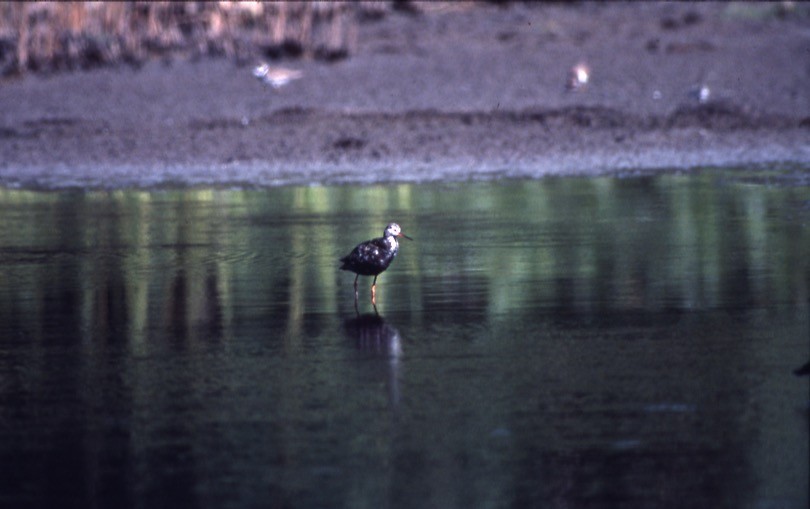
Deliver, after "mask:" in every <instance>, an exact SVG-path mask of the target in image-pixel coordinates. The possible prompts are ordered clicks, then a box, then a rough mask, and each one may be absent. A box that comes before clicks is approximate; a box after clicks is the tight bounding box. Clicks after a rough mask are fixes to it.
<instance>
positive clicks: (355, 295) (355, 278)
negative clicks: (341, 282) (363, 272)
mask: <svg viewBox="0 0 810 509" xmlns="http://www.w3.org/2000/svg"><path fill="white" fill-rule="evenodd" d="M359 278H360V274H358V275H356V276H354V306H355V307H357V280H358V279H359Z"/></svg>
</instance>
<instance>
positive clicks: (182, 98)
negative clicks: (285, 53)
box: [0, 3, 810, 189]
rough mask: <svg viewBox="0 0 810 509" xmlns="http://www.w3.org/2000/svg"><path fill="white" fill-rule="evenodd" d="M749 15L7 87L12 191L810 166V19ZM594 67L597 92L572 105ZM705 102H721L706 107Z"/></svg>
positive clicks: (1, 174)
mask: <svg viewBox="0 0 810 509" xmlns="http://www.w3.org/2000/svg"><path fill="white" fill-rule="evenodd" d="M740 8H743V9H744V8H746V6H742V7H739V6H738V7H737V9H740ZM747 8H748V9H754V8H755V6H749V7H747ZM735 12H736V11H732V10H731V7H727V6H725V5H723V4H659V3H653V4H644V5H639V6H631V5H629V4H590V3H585V4H576V5H573V6H560V5H534V4H510V5H508V6H505V7H497V6H492V5H488V4H470V5H466V4H465V7H464V8H463V9H462V8H453V9H446V10H438V9H437V10H435V11H432V10H431V11H429V12H425V13H422V14H419V15H412V14H402V13H393V14H389V15H386V16H385V17H384V18H382V19H379V20H375V21H368V22H364V23H361V25H360V27H359V34H358V41H359V43H358V47H357V51H356V52H354V53H353V54H352V56H351V57H350V58H348V59H345V60H343V61H340V62H335V63H325V62H321V61H312V60H282V61H276V62H271V63H272V65H279V66H283V67H288V68H293V69H295V70H296V71H297V72H300V73H301V75H302V77H301V78H300V79H298V80H296V81H294V82H292V83H290V84H289V85H287V86H285V87H283V88H281V89H278V90H276V89H274V88H271V87H269V86H267V85H266V84H264V83H261V82H260V81H259V80H257V79H256V78H255V77H254V76H253V74H252V65H250V66H240V65H237V64H234V63H231V62H228V61H225V60H223V59H202V60H198V61H189V60H178V61H172V62H168V61H164V62H158V61H155V62H150V63H147V64H146V65H144V66H143V67H141V68H140V69H138V70H132V69H127V68H105V69H96V70H92V71H85V72H72V73H65V74H56V75H50V76H25V77H22V78H17V79H7V80H3V81H0V105H2V108H0V154H2V158H0V186H4V187H7V188H43V189H61V188H75V187H86V188H96V189H117V188H128V187H136V188H154V187H171V186H179V187H183V186H186V187H188V186H206V185H208V186H216V187H230V186H235V187H267V186H275V185H293V184H295V185H318V184H349V183H358V184H369V183H380V182H434V181H445V180H446V181H467V180H483V179H498V178H540V177H544V176H549V175H607V174H611V173H617V172H618V173H622V172H628V171H629V172H642V173H649V172H655V171H666V170H679V171H684V170H689V169H692V168H700V167H706V166H726V167H741V166H743V167H750V166H762V165H768V164H779V165H782V164H788V165H792V166H795V167H801V168H808V167H810V141H808V140H810V94H809V93H808V92H807V91H806V90H807V87H806V83H807V82H808V81H810V68H807V67H806V66H800V65H796V62H803V61H804V60H803V59H804V58H805V57H806V55H807V54H808V53H807V52H808V51H810V20H808V19H807V18H804V17H795V18H785V19H783V18H775V17H766V18H762V19H759V18H754V19H749V18H747V17H741V16H739V15H737V14H735ZM687 21H688V22H687ZM409 34H411V36H409ZM413 34H418V37H415V36H413ZM583 61H584V62H587V64H588V65H589V67H590V68H591V71H592V72H591V74H592V77H591V81H590V82H589V83H588V85H587V87H585V88H583V89H582V90H575V91H566V89H565V83H566V76H567V75H568V73H569V71H570V69H571V66H572V65H574V64H577V63H578V62H583ZM696 85H700V86H702V87H706V89H707V90H708V91H710V95H709V96H708V97H706V98H703V97H695V96H694V95H692V91H693V90H694V87H695V86H696Z"/></svg>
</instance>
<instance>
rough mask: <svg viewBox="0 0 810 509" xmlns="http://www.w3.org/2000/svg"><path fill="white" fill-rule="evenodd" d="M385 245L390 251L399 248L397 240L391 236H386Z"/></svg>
mask: <svg viewBox="0 0 810 509" xmlns="http://www.w3.org/2000/svg"><path fill="white" fill-rule="evenodd" d="M385 243H386V244H388V249H390V250H391V251H396V250H397V249H398V248H399V244H398V243H397V238H396V237H394V236H393V235H387V236H386V237H385Z"/></svg>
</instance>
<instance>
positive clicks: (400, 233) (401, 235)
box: [397, 232, 413, 240]
mask: <svg viewBox="0 0 810 509" xmlns="http://www.w3.org/2000/svg"><path fill="white" fill-rule="evenodd" d="M397 237H405V238H406V239H408V240H413V239H412V238H410V237H408V236H407V235H405V234H404V233H402V232H399V235H397Z"/></svg>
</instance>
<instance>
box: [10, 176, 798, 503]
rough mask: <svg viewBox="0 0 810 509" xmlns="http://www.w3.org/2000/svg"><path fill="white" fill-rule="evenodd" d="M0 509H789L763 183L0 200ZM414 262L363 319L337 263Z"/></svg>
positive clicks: (784, 199)
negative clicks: (384, 257)
mask: <svg viewBox="0 0 810 509" xmlns="http://www.w3.org/2000/svg"><path fill="white" fill-rule="evenodd" d="M0 217H2V221H0V465H2V469H3V475H2V476H0V506H3V507H74V506H75V507H124V508H126V507H143V508H153V507H211V508H214V507H307V508H308V507H361V508H362V507H369V508H379V507H419V508H430V507H437V508H452V507H458V508H473V507H712V508H717V507H735V508H746V507H750V508H804V507H807V506H808V478H809V477H810V475H809V474H808V380H807V378H802V377H797V376H795V375H794V374H793V373H792V371H793V369H795V368H797V367H798V366H800V365H802V364H804V362H806V361H808V360H809V359H810V332H809V331H810V309H808V299H809V298H810V296H809V295H808V282H809V281H810V259H809V258H808V256H807V255H808V253H809V252H810V230H809V228H810V226H809V225H810V188H808V187H807V186H806V184H805V183H803V182H796V181H794V180H791V178H789V177H786V176H784V175H782V174H778V173H760V174H754V173H738V172H733V171H706V172H700V173H697V174H693V175H665V176H659V177H654V178H653V177H633V178H616V177H614V178H596V179H579V178H566V179H553V178H551V179H545V180H540V181H530V182H500V183H470V184H453V185H435V184H434V185H423V186H419V185H391V186H378V187H349V186H346V187H289V188H279V189H270V190H256V191H243V190H188V191H151V192H146V191H117V192H79V191H67V192H32V191H12V190H5V191H0ZM391 220H396V221H398V222H399V223H400V224H401V225H402V226H403V229H404V231H405V232H406V233H408V234H409V235H411V236H413V237H414V238H415V240H414V242H407V241H403V244H402V246H401V249H400V255H399V257H398V258H397V259H396V261H395V262H394V264H393V265H392V267H391V268H390V269H389V270H388V272H386V273H385V274H383V275H382V276H381V277H380V282H379V286H378V304H379V305H378V310H379V314H380V316H379V317H377V316H375V315H374V313H373V309H372V308H371V306H370V304H369V295H368V289H369V284H370V280H369V279H365V280H362V283H363V285H362V287H361V295H360V297H361V300H360V312H361V316H359V317H358V316H356V314H355V310H354V306H353V299H352V280H353V275H352V274H348V273H344V272H339V271H338V270H337V265H338V264H337V258H338V257H340V256H341V255H343V254H346V253H347V252H348V251H349V250H350V249H351V248H352V247H353V246H354V245H355V244H356V243H357V242H359V241H361V240H365V239H367V238H370V237H372V236H379V235H380V234H381V233H382V230H383V228H384V226H385V224H386V223H387V222H388V221H391Z"/></svg>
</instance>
